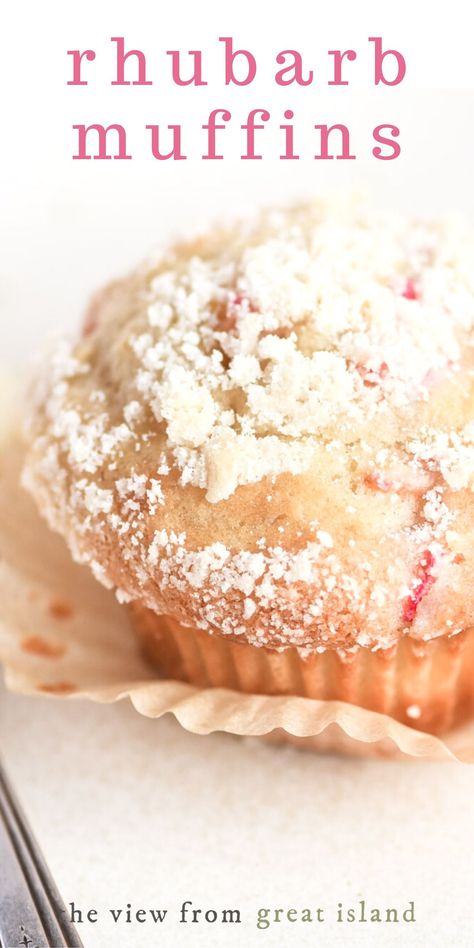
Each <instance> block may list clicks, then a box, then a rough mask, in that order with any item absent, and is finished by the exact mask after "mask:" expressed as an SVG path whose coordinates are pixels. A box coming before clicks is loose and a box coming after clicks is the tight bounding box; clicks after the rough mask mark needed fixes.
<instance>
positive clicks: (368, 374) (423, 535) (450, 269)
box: [25, 202, 474, 648]
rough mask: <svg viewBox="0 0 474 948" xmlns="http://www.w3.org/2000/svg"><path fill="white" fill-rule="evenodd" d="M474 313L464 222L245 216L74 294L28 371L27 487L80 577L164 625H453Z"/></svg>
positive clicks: (292, 635)
mask: <svg viewBox="0 0 474 948" xmlns="http://www.w3.org/2000/svg"><path fill="white" fill-rule="evenodd" d="M473 329H474V237H473V235H472V233H471V232H470V231H469V230H468V229H467V228H466V227H465V226H464V225H463V224H461V223H459V222H454V221H449V222H447V221H444V222H443V221H442V222H426V221H417V220H415V221H414V220H410V219H405V218H404V217H402V216H397V215H388V216H387V215H385V214H382V213H375V212H368V210H367V208H366V207H361V206H360V205H358V204H353V203H350V202H349V203H346V204H344V203H343V202H341V203H339V204H338V203H336V204H333V203H331V204H325V203H323V202H317V203H314V204H310V205H301V206H298V207H295V208H292V209H289V210H284V211H276V212H267V213H264V214H262V215H261V216H260V217H259V218H258V219H257V221H255V222H253V223H246V224H239V225H237V226H236V227H235V228H234V229H230V230H220V231H214V232H211V233H210V234H209V235H208V236H206V237H203V238H202V239H200V240H198V241H196V242H194V243H190V244H181V245H178V246H177V247H175V248H174V249H172V250H171V251H169V252H167V253H165V254H163V255H162V256H161V257H160V258H159V259H153V260H151V261H148V262H147V263H146V264H145V265H144V266H143V267H142V268H141V269H140V270H138V271H136V272H135V273H134V274H132V275H131V276H130V277H128V278H127V279H125V280H122V281H120V282H117V283H116V284H113V285H112V286H111V287H110V288H108V289H107V290H106V291H104V292H103V293H102V294H101V295H100V296H99V297H98V298H97V299H96V301H94V303H93V304H92V306H91V309H90V311H89V313H88V315H87V318H86V322H85V326H84V331H83V334H82V337H81V339H80V340H79V341H78V342H77V343H76V344H75V345H74V346H73V347H72V349H68V348H67V347H66V346H63V347H62V348H60V349H59V350H58V351H57V352H56V353H55V354H54V356H53V357H52V360H51V362H50V364H49V367H48V372H47V374H46V376H45V378H44V379H43V380H42V382H41V383H40V384H39V385H38V388H37V392H36V397H35V405H34V409H33V424H32V430H33V435H34V441H33V445H32V447H31V450H30V453H29V459H28V462H27V466H26V471H25V482H26V483H27V485H28V486H29V487H30V489H31V490H32V491H33V493H34V494H35V495H36V497H37V499H38V502H39V504H40V507H41V508H42V509H43V510H44V511H45V513H46V515H47V516H48V518H49V521H50V523H51V524H52V525H53V526H54V527H55V528H56V529H59V530H60V531H61V532H62V533H63V534H64V535H65V536H66V537H67V539H68V542H69V544H70V546H71V548H72V549H73V552H74V553H75V555H76V557H77V558H79V559H83V560H87V561H88V562H89V563H90V565H91V566H92V568H93V569H94V570H95V572H96V575H97V576H98V578H100V579H101V580H102V581H106V582H110V583H111V584H113V585H116V586H118V587H119V588H120V590H121V592H120V595H121V598H122V599H130V598H132V599H133V598H141V599H143V600H144V601H146V603H147V604H148V605H150V607H151V608H154V609H155V610H156V611H158V612H160V611H161V612H168V613H170V614H172V615H175V616H176V617H177V618H179V620H180V621H181V622H184V623H185V622H186V621H187V622H188V623H189V624H195V625H198V626H199V627H201V628H206V629H208V630H209V631H218V632H221V633H223V634H226V633H229V634H232V635H245V636H246V637H247V638H248V639H249V640H250V641H254V642H255V644H270V645H272V646H273V647H285V646H286V645H288V644H293V645H298V646H300V647H302V648H307V647H326V645H328V644H329V645H336V646H337V647H340V648H350V647H351V646H352V645H354V644H359V645H370V647H388V646H389V645H390V644H392V643H393V642H394V641H396V640H397V638H398V637H399V636H400V635H401V634H403V632H406V631H409V632H410V634H412V635H418V636H419V637H420V638H429V637H431V636H433V635H439V634H442V633H443V632H446V631H450V632H451V633H453V632H455V631H460V630H461V628H464V627H466V622H467V623H469V622H471V623H472V622H474V605H473V602H474V597H473V596H472V594H471V595H470V594H469V590H470V591H471V593H472V584H473V582H474V578H473V569H474V567H473V556H472V542H471V536H472V532H471V531H472V528H473V519H474V514H473V507H474V504H473V500H472V491H473V490H474V421H473V410H472V409H473V394H474V383H473V377H474V369H473V365H474V359H473ZM463 590H464V594H463ZM466 590H467V593H466ZM448 592H449V596H448ZM466 598H467V600H468V601H470V603H471V605H470V609H471V612H470V613H469V610H468V612H467V613H466Z"/></svg>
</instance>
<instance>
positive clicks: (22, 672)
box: [0, 435, 474, 762]
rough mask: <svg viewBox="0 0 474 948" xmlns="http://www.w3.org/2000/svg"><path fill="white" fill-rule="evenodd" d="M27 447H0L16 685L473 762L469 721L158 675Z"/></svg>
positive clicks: (0, 554) (236, 730)
mask: <svg viewBox="0 0 474 948" xmlns="http://www.w3.org/2000/svg"><path fill="white" fill-rule="evenodd" d="M22 456H23V448H22V446H21V443H20V441H19V439H18V437H16V436H13V435H6V436H4V438H3V439H2V447H1V449H0V660H1V661H2V662H3V663H4V667H5V681H6V685H7V687H8V688H9V689H11V690H12V691H15V692H18V693H21V694H29V695H38V694H41V695H45V694H49V695H51V696H55V697H56V698H59V697H61V698H63V699H66V698H67V699H69V700H72V699H78V698H83V699H89V700H91V701H98V702H104V703H109V702H114V701H119V700H121V699H123V698H129V699H130V701H131V702H132V704H133V706H134V707H135V708H136V710H137V711H138V712H139V713H140V714H143V715H145V716H146V717H150V718H158V717H161V716H162V715H163V714H166V713H172V714H174V716H175V717H176V718H177V720H178V721H179V722H180V724H181V725H182V726H183V727H185V728H186V729H187V730H188V731H192V732H194V733H196V734H209V733H210V732H212V731H226V732H229V733H231V734H236V735H246V736H262V735H268V736H269V737H270V738H271V739H272V740H277V741H278V740H282V739H285V740H290V741H292V742H294V743H297V744H301V745H302V746H308V747H312V748H314V749H316V750H324V751H340V752H341V751H342V752H349V753H355V754H362V755H364V756H365V755H371V756H373V755H374V754H375V755H378V756H380V755H383V756H405V755H408V756H412V757H424V758H429V759H432V760H460V761H465V762H474V722H472V723H469V724H468V725H466V726H464V727H463V728H461V729H458V730H457V731H455V732H452V733H451V734H450V735H448V736H447V737H446V738H445V740H441V739H440V738H438V737H434V736H432V735H431V734H427V733H425V732H423V731H419V730H416V729H414V728H409V727H407V726H405V725H404V724H401V723H399V722H398V721H395V720H394V719H393V718H391V717H389V716H387V715H385V714H379V713H376V712H372V711H367V710H365V709H363V708H359V707H356V706H355V705H351V704H346V703H344V702H340V701H317V700H314V699H310V698H302V697H292V696H264V695H252V694H242V693H239V692H235V691H230V690H227V689H223V688H197V687H194V686H192V685H189V684H185V683H183V682H178V681H170V680H162V679H158V678H157V677H156V674H155V673H154V672H153V669H151V668H150V667H149V666H148V665H147V664H146V663H145V661H144V660H143V658H142V656H141V654H140V652H139V650H138V645H137V642H136V639H135V637H134V635H133V634H132V631H131V628H130V626H129V619H128V615H127V611H126V610H125V609H124V608H123V607H121V606H120V605H119V604H118V603H117V601H116V599H115V596H114V594H113V592H110V591H108V590H106V589H104V588H103V587H102V586H100V585H99V583H98V582H97V581H96V580H95V579H94V578H93V576H92V575H91V574H90V572H89V570H88V569H86V568H85V567H83V566H78V565H77V564H75V563H74V562H73V561H72V559H71V557H70V554H69V552H68V550H67V548H66V546H65V544H64V542H63V540H62V539H61V538H60V537H59V536H57V535H56V534H54V533H52V532H51V531H50V530H49V529H48V527H47V526H46V525H45V523H44V522H43V521H42V520H41V518H40V517H39V515H38V514H37V512H36V509H35V507H34V504H33V502H32V500H31V498H30V497H29V496H28V494H27V493H26V491H25V490H24V489H23V488H22V487H21V486H20V471H21V466H22Z"/></svg>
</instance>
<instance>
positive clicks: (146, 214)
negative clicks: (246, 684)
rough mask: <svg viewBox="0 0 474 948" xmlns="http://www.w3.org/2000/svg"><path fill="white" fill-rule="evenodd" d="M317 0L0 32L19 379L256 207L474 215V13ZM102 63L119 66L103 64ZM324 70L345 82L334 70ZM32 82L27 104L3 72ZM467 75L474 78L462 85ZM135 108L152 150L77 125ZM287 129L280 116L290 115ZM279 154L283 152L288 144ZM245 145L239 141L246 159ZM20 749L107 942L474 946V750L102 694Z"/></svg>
mask: <svg viewBox="0 0 474 948" xmlns="http://www.w3.org/2000/svg"><path fill="white" fill-rule="evenodd" d="M434 10H435V7H434V5H433V4H428V3H425V2H418V3H413V2H411V3H403V2H398V3H397V4H391V5H390V7H389V5H388V4H381V3H380V2H377V3H376V2H373V3H369V2H366V3H361V2H358V3H352V2H349V0H347V2H344V3H341V2H340V3H334V4H332V5H331V7H330V9H328V5H326V4H324V5H323V4H318V3H314V2H307V3H304V2H301V0H292V2H291V3H286V4H282V3H273V4H270V3H259V4H257V2H256V0H255V2H253V3H249V2H244V3H239V4H238V5H237V4H235V5H233V6H230V5H224V4H222V3H221V4H219V3H217V2H216V3H213V2H210V0H201V2H200V3H198V2H193V3H191V2H181V3H176V4H174V5H173V7H171V6H169V5H168V4H166V5H165V4H163V3H157V2H154V3H144V2H143V0H138V2H134V3H133V4H130V3H122V2H114V3H112V2H106V3H98V2H97V0H96V2H94V3H92V2H90V0H85V2H83V3H81V4H80V5H76V4H74V5H72V4H65V3H59V2H53V0H47V2H45V3H42V4H37V3H33V2H30V3H27V4H26V5H24V4H23V5H21V7H20V6H18V7H16V6H15V7H13V6H11V7H10V9H9V13H8V17H7V29H6V31H5V43H4V45H3V47H2V55H1V61H0V68H1V71H2V77H1V82H2V89H3V90H4V101H3V104H2V143H1V147H2V179H1V187H2V213H1V248H0V249H1V253H0V306H1V310H0V319H1V339H2V353H3V363H2V364H3V371H4V372H8V371H10V372H12V373H15V374H16V373H17V371H18V370H20V368H21V367H23V365H24V364H25V363H26V362H27V360H28V359H29V357H30V356H31V354H32V353H33V352H34V351H35V350H36V349H37V348H38V346H39V345H41V342H42V340H43V339H44V337H45V335H46V334H47V333H49V332H54V331H57V330H61V331H62V330H64V329H71V328H73V327H74V325H75V324H76V323H77V320H78V319H79V316H80V313H81V311H82V310H83V308H84V304H85V302H86V300H87V297H88V294H89V293H90V292H91V290H92V289H93V288H94V287H95V286H97V285H99V284H100V283H101V282H102V281H103V280H105V279H108V278H109V277H110V276H113V275H114V273H120V272H121V271H123V269H124V268H128V267H129V266H132V265H133V263H134V262H135V260H137V259H139V258H140V256H141V255H142V254H144V253H146V252H148V251H149V250H150V248H152V247H153V245H154V244H156V243H158V242H161V241H162V240H164V239H167V237H168V236H169V235H170V234H172V233H176V232H182V231H183V230H184V231H186V230H189V229H190V228H193V229H194V228H196V227H200V226H202V224H203V222H204V221H205V220H208V219H212V218H217V217H220V216H222V214H225V215H226V216H231V215H232V214H234V213H235V212H237V211H240V210H241V209H243V208H252V207H253V206H254V205H255V204H256V203H268V202H271V201H275V200H285V201H286V200H287V199H289V198H291V197H295V196H303V195H305V194H308V193H310V192H316V193H317V192H321V191H325V190H326V189H327V188H331V189H340V188H344V189H347V188H349V187H356V188H359V187H365V188H366V189H367V190H368V191H369V192H370V193H371V194H372V196H373V199H374V200H375V201H377V202H381V203H383V204H386V205H387V206H394V205H395V206H398V205H400V206H402V207H405V208H406V209H408V210H413V211H416V212H421V213H440V212H444V211H449V212H450V211H455V212H458V211H465V212H467V213H468V214H470V215H471V216H473V217H474V192H473V188H472V180H471V175H472V170H471V168H472V154H473V151H474V131H473V123H472V115H473V105H474V92H473V91H472V89H473V86H474V83H473V81H472V79H473V76H472V75H471V68H470V62H469V61H470V52H469V48H470V44H471V36H472V34H471V31H470V29H469V15H468V10H469V5H468V4H467V3H460V2H459V0H458V2H451V3H450V4H449V7H448V6H446V7H444V8H443V10H444V13H443V15H442V16H441V15H440V14H438V13H436V19H435V20H434V19H433V11H434ZM377 34H379V35H382V36H383V37H384V38H385V39H386V43H387V45H390V46H396V47H398V48H400V49H401V51H402V52H403V53H404V54H405V56H406V58H407V65H408V71H407V78H406V80H405V82H404V83H403V84H402V86H400V87H399V88H398V89H385V88H378V89H373V88H371V87H370V62H371V60H370V55H369V54H368V52H367V49H368V44H367V37H368V36H369V35H377ZM112 35H124V36H125V37H126V38H127V40H128V42H129V44H130V46H138V47H140V48H142V49H143V50H144V51H145V52H146V54H147V59H148V62H149V73H150V78H152V79H153V83H154V84H153V86H152V87H148V88H143V89H141V88H133V87H132V88H130V89H120V88H112V87H110V85H109V82H110V79H111V78H112V75H111V70H112V63H111V53H110V49H109V47H110V40H109V37H110V36H112ZM220 35H233V36H234V37H235V41H236V44H240V45H243V46H247V47H248V48H249V49H251V50H252V51H253V52H254V53H255V55H256V56H257V59H258V62H259V68H260V64H261V69H260V72H259V75H258V78H257V80H256V81H255V84H254V85H253V86H252V87H250V88H248V89H246V90H235V89H225V87H224V85H223V82H222V75H221V72H222V53H221V51H220V48H219V44H218V42H217V40H218V37H219V36H220ZM85 47H92V48H94V49H96V51H97V53H98V56H97V61H96V62H95V63H92V64H90V65H91V72H90V76H91V84H90V86H89V87H88V88H79V89H73V88H71V87H68V86H67V85H66V83H67V79H68V78H70V73H69V70H70V64H69V61H68V57H67V56H66V51H67V49H74V48H85ZM289 47H293V48H297V49H300V50H301V51H302V52H303V53H304V54H305V58H306V57H307V62H308V68H313V69H314V70H315V71H316V74H317V77H318V81H317V83H316V84H315V86H314V88H313V87H312V88H310V89H299V90H298V89H296V90H293V89H288V90H286V91H285V90H280V89H276V88H275V87H274V86H273V85H272V83H271V81H270V80H269V79H268V75H269V74H270V73H269V66H270V64H271V60H272V57H273V56H274V54H275V53H276V52H278V51H279V50H280V49H284V48H289ZM337 47H341V48H343V49H344V48H348V47H353V48H354V49H356V50H357V51H358V52H359V51H360V61H358V62H357V64H356V65H357V69H355V71H354V80H353V82H351V85H350V87H348V88H346V89H344V90H336V89H328V87H327V85H326V84H325V81H327V76H326V71H327V52H326V51H327V50H328V49H334V48H337ZM173 48H176V49H178V48H179V49H185V50H187V49H196V48H198V49H203V50H204V52H205V54H208V55H205V57H204V64H205V67H206V63H207V64H208V65H207V67H206V68H208V70H209V73H208V75H209V85H208V86H207V87H205V88H203V89H192V88H190V89H188V88H185V89H173V87H172V86H171V83H170V82H169V78H167V75H168V74H167V68H166V67H167V57H166V56H165V52H166V50H167V49H173ZM96 67H97V68H96ZM325 77H326V78H325ZM6 89H8V90H9V94H8V95H6V96H5V90H6ZM457 89H463V90H464V91H456V90H457ZM217 107H226V108H230V109H231V111H232V112H233V115H235V118H236V120H235V123H234V126H233V129H230V128H229V129H228V130H227V131H226V132H225V133H223V138H222V142H223V143H224V144H225V148H226V151H225V154H226V159H225V160H224V161H222V162H218V163H217V162H216V163H212V162H202V161H201V159H200V158H199V154H200V151H199V148H200V144H201V138H200V125H201V124H204V122H205V121H206V119H207V115H208V113H209V111H210V109H211V108H217ZM256 107H262V108H268V109H269V110H270V111H271V113H272V117H273V116H275V120H274V123H273V125H272V128H273V131H272V129H267V130H266V131H265V134H264V136H263V137H262V139H261V141H262V145H264V154H265V158H264V160H262V161H260V162H252V163H251V162H241V161H239V160H238V158H236V157H235V156H236V155H238V154H239V152H240V147H241V140H240V139H239V135H238V125H240V124H241V120H244V119H245V116H246V114H247V111H248V109H250V108H256ZM288 107H292V108H293V109H294V111H295V117H296V119H297V121H296V120H295V125H297V127H298V129H300V130H302V131H301V153H302V154H303V153H304V157H302V159H301V160H300V161H299V162H279V161H278V159H277V158H276V157H275V155H277V154H278V151H279V149H278V140H277V137H276V131H277V129H278V125H279V124H280V121H281V114H282V112H283V110H284V109H285V108H288ZM92 121H97V122H103V123H105V124H108V123H109V122H111V121H121V122H122V124H124V125H126V127H127V130H130V143H131V144H132V145H133V153H134V158H133V160H132V161H130V162H124V163H120V162H117V161H110V162H98V161H90V162H83V163H81V162H73V161H72V160H71V157H70V156H71V154H72V153H73V150H74V145H75V139H74V135H73V132H72V130H71V126H72V125H73V124H77V123H81V122H86V123H88V122H92ZM336 121H341V122H345V123H346V124H347V125H348V126H349V127H350V128H351V131H352V132H353V143H354V147H355V148H356V151H357V155H358V158H357V161H355V162H348V163H344V162H336V161H333V162H327V163H324V162H315V161H314V160H313V159H312V157H311V156H312V149H314V145H315V142H314V140H313V138H312V134H311V129H312V125H314V124H316V123H324V122H328V123H332V122H336ZM385 121H386V122H393V123H394V124H397V125H399V126H400V128H401V133H402V134H401V138H400V142H401V145H402V155H401V157H400V158H399V159H397V160H396V161H393V162H377V161H376V160H375V159H373V158H372V157H371V155H370V149H371V147H372V146H371V129H372V128H373V127H374V126H375V125H377V124H380V123H382V122H385ZM172 122H181V123H182V124H183V126H185V128H184V131H183V136H185V135H186V143H187V149H188V151H189V158H188V160H187V161H185V162H180V163H176V164H175V163H172V162H156V161H153V159H152V158H150V156H149V154H147V147H146V146H147V139H146V137H145V133H144V126H145V124H154V123H155V124H159V123H164V124H168V123H172ZM275 130H276V131H275ZM272 155H273V157H272ZM232 156H234V157H232ZM0 735H1V737H0V740H1V751H2V753H3V755H4V756H5V758H6V760H7V763H8V765H9V768H10V771H11V774H12V776H13V778H14V781H15V784H16V786H17V788H18V791H19V793H20V795H21V797H22V799H23V800H24V803H25V806H26V809H27V811H28V813H29V815H30V817H31V819H32V822H33V824H34V826H35V829H36V832H37V835H38V838H39V840H40V842H41V844H42V846H43V848H44V851H45V853H46V855H47V858H48V860H49V862H50V864H51V868H52V870H53V873H54V874H55V877H56V879H57V882H58V884H59V886H60V888H61V891H62V893H63V895H64V897H65V900H66V901H71V900H74V901H75V903H76V904H77V905H78V906H80V907H83V908H84V907H94V908H97V909H98V910H99V913H100V921H99V923H98V924H96V925H89V926H88V927H87V928H86V927H85V926H84V927H83V929H82V931H81V934H82V937H83V940H84V943H85V945H86V948H89V946H90V948H98V946H112V945H120V948H129V946H130V948H131V946H133V948H143V946H144V945H146V944H150V945H155V944H156V945H164V946H166V948H174V946H179V948H181V945H183V946H186V945H190V946H193V945H206V946H207V945H211V946H216V948H217V946H219V948H221V946H227V945H229V946H231V945H232V946H234V945H235V946H239V948H240V946H242V948H253V946H254V945H255V946H256V945H261V944H262V943H265V944H268V945H272V946H277V945H278V946H282V945H283V946H286V945H288V946H300V945H301V946H305V945H314V944H318V945H323V946H333V945H334V946H336V945H337V946H339V945H343V946H345V945H349V944H350V945H363V946H366V945H367V946H368V945H373V946H380V945H382V946H384V945H387V946H391V945H404V946H405V945H408V946H410V945H420V946H426V945H428V944H429V945H430V946H434V948H436V946H440V948H441V946H443V948H444V946H448V945H453V946H454V945H456V946H460V948H463V946H466V948H467V946H468V945H471V944H472V943H473V940H474V917H473V915H472V913H471V909H470V906H471V902H472V899H471V888H472V886H471V840H472V834H473V831H474V811H473V807H472V796H473V790H474V786H473V782H474V772H473V771H472V769H470V768H468V767H462V766H455V765H453V766H450V765H434V764H423V763H419V762H398V763H393V762H392V763H389V762H384V761H360V760H343V759H341V760H339V759H336V758H319V757H317V756H313V755H311V754H303V753H301V752H297V751H295V750H292V749H282V750H277V749H274V748H271V747H266V746H263V745H261V744H259V743H257V742H250V741H247V742H246V741H240V740H237V739H232V738H226V737H223V736H220V735H215V736H212V737H209V738H197V737H193V736H191V735H188V734H186V733H185V732H183V731H182V730H181V729H180V728H179V727H178V726H177V725H176V724H175V723H174V722H173V721H171V720H163V721H158V722H153V721H147V720H144V719H142V718H140V717H139V716H138V715H137V714H136V713H135V712H133V711H132V709H131V708H130V707H129V706H128V705H122V706H115V707H98V706H91V705H79V704H76V703H74V702H73V703H65V702H64V701H60V700H52V699H50V700H48V699H34V700H33V699H27V698H20V697H16V696H11V695H7V694H6V693H4V692H3V693H2V694H1V696H0ZM361 898H365V899H366V900H367V902H368V903H369V904H370V905H371V906H383V907H389V906H402V907H403V906H404V905H405V904H406V903H407V902H408V901H409V900H414V901H415V904H416V917H417V922H416V924H414V925H412V926H410V925H398V926H397V925H393V926H390V925H385V926H380V925H379V926H377V925H372V926H370V925H368V924H365V925H363V924H360V925H356V924H353V925H350V926H349V925H346V926H342V925H339V926H338V925H336V924H335V923H332V922H329V921H328V922H327V923H326V924H325V925H324V926H319V927H317V923H314V924H313V925H312V926H310V925H307V926H305V925H301V924H299V925H298V924H295V925H293V926H292V925H290V924H289V923H287V925H286V927H285V926H284V925H283V924H281V925H280V926H278V927H277V926H274V927H273V928H270V929H268V930H266V931H257V930H256V928H255V911H256V909H257V908H258V907H259V906H266V905H268V906H273V907H286V908H291V907H297V908H304V907H314V908H316V907H318V906H325V907H326V914H327V917H328V919H329V917H334V911H335V907H336V906H337V902H338V901H343V902H344V903H345V904H346V905H347V906H350V905H353V904H354V903H357V901H358V900H359V899H361ZM184 899H192V901H193V902H194V904H195V905H196V907H202V908H216V909H222V908H225V907H229V906H235V907H239V908H240V909H241V911H242V917H243V919H244V921H245V926H244V925H242V926H240V928H239V927H237V926H235V927H234V928H231V927H230V926H228V927H224V926H219V927H216V926H214V927H211V926H207V927H205V926H204V924H203V925H201V926H194V928H193V929H191V927H190V926H189V927H185V926H183V925H181V926H179V925H178V924H177V923H176V921H173V920H172V919H170V920H169V921H168V922H167V924H166V926H164V927H163V929H161V930H160V931H159V932H158V933H157V932H156V931H155V930H154V929H153V928H152V927H150V926H148V925H147V926H139V925H138V924H137V923H135V925H127V926H125V927H124V928H120V929H118V930H117V929H116V928H113V927H112V923H111V922H110V920H107V915H106V910H107V909H108V908H109V907H120V906H121V905H126V903H127V902H131V903H132V904H133V906H134V907H135V908H142V907H144V908H153V907H155V908H157V907H161V908H163V907H167V908H168V909H169V913H170V915H173V919H176V916H177V911H176V909H177V906H179V904H180V903H181V901H183V900H184Z"/></svg>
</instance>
